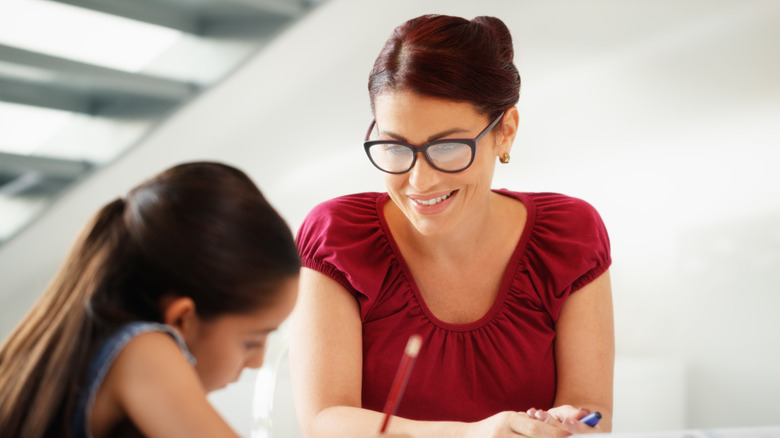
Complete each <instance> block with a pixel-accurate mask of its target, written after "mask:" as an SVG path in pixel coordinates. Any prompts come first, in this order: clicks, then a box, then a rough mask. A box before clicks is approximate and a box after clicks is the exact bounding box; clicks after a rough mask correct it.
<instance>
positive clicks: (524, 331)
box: [297, 190, 611, 421]
mask: <svg viewBox="0 0 780 438" xmlns="http://www.w3.org/2000/svg"><path fill="white" fill-rule="evenodd" d="M496 192H497V193H500V194H502V195H505V196H510V197H514V198H516V199H518V200H519V201H520V202H522V203H523V204H525V207H526V209H527V211H528V219H527V221H526V225H525V229H524V230H523V233H522V236H521V238H520V241H519V242H518V244H517V248H516V249H515V252H514V254H513V255H512V258H511V260H510V262H509V264H508V267H507V270H506V273H505V274H504V280H503V282H502V284H501V289H500V291H499V294H498V297H497V298H496V301H495V303H494V304H493V306H492V308H491V309H490V310H489V311H488V312H487V313H486V314H485V315H484V316H483V317H482V318H480V319H479V320H477V321H474V322H472V323H468V324H451V323H447V322H444V321H440V320H439V319H437V318H436V317H435V316H434V315H433V314H432V313H431V312H430V310H429V309H428V307H427V306H426V304H425V302H424V301H423V300H422V297H421V295H420V293H419V291H418V290H417V286H416V284H415V282H414V279H413V278H412V276H411V274H410V271H409V269H408V267H407V266H406V263H405V261H404V259H403V258H402V257H401V253H400V251H399V250H398V246H397V245H396V243H395V241H394V240H393V236H392V235H391V234H390V232H389V228H388V226H387V222H386V220H385V217H384V214H383V206H384V204H385V203H386V202H388V200H389V196H388V195H387V194H386V193H360V194H355V195H349V196H343V197H340V198H336V199H332V200H330V201H326V202H324V203H322V204H320V205H318V206H317V207H315V208H314V209H313V210H312V211H311V212H310V213H309V215H308V217H307V218H306V220H305V221H304V223H303V225H302V226H301V228H300V230H299V233H298V236H297V239H298V247H299V250H300V253H301V259H302V262H303V265H304V266H306V267H308V268H311V269H314V270H316V271H319V272H321V273H323V274H325V275H327V276H328V277H330V278H332V279H334V280H336V281H337V282H338V283H339V284H341V285H342V286H343V287H345V288H346V289H347V290H348V291H349V292H350V293H352V294H353V295H354V296H355V298H356V299H357V301H358V303H359V306H360V317H361V320H362V322H363V407H364V408H367V409H372V410H376V411H381V410H382V409H383V407H384V403H385V399H386V398H387V395H388V393H389V391H390V386H391V384H392V382H393V378H394V377H395V373H396V369H397V367H398V364H399V362H400V360H401V356H402V354H403V350H404V348H405V346H406V342H407V340H408V339H409V336H410V335H412V334H414V333H418V334H420V335H422V337H423V344H422V349H421V350H420V354H419V356H418V357H417V360H416V362H415V365H414V368H413V370H412V373H411V375H410V377H409V382H408V385H407V387H406V392H405V393H404V396H403V399H402V400H401V403H400V405H399V407H398V411H397V415H399V416H401V417H405V418H410V419H418V420H457V421H477V420H481V419H483V418H486V417H488V416H490V415H493V414H495V413H497V412H500V411H505V410H512V411H525V410H527V409H529V408H531V407H535V408H540V409H548V408H551V407H552V404H553V401H554V399H555V385H556V377H555V356H554V351H553V342H554V340H555V321H556V320H557V319H558V315H559V313H560V310H561V307H562V306H563V303H564V301H565V300H566V298H567V297H568V296H569V294H570V293H572V292H574V291H576V290H577V289H579V288H581V287H583V286H584V285H586V284H587V283H589V282H590V281H592V280H593V279H595V278H596V277H598V276H599V275H601V274H602V273H604V272H605V271H606V270H607V268H609V265H610V263H611V258H610V248H609V237H608V235H607V231H606V228H605V227H604V224H603V222H602V220H601V218H600V216H599V215H598V213H597V212H596V210H595V209H594V208H593V207H592V206H591V205H590V204H588V203H586V202H584V201H582V200H579V199H576V198H572V197H568V196H564V195H560V194H554V193H517V192H510V191H507V190H496Z"/></svg>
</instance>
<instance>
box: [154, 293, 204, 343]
mask: <svg viewBox="0 0 780 438" xmlns="http://www.w3.org/2000/svg"><path fill="white" fill-rule="evenodd" d="M162 306H163V322H164V323H165V324H167V325H169V326H171V327H173V328H175V329H176V330H178V331H179V333H181V334H182V336H185V334H186V333H187V332H188V331H189V330H192V329H193V328H194V327H195V324H196V323H197V316H198V315H197V313H196V312H195V302H194V301H192V298H190V297H175V298H173V297H171V298H168V299H164V300H163V303H162Z"/></svg>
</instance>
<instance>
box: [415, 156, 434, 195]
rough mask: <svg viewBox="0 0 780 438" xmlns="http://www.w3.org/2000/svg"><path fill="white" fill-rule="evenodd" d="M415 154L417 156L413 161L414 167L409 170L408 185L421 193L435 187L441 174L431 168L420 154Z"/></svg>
mask: <svg viewBox="0 0 780 438" xmlns="http://www.w3.org/2000/svg"><path fill="white" fill-rule="evenodd" d="M417 153H418V154H419V155H418V157H417V160H415V162H414V166H412V168H411V169H410V170H409V184H411V185H412V186H413V187H415V188H416V189H417V190H421V191H422V190H425V189H428V188H430V187H433V186H434V185H436V183H437V182H438V181H439V177H440V176H441V175H440V174H441V172H439V171H438V170H436V169H434V167H433V166H431V163H429V162H428V160H427V159H426V158H425V155H424V154H423V153H422V152H417Z"/></svg>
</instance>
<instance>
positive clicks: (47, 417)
mask: <svg viewBox="0 0 780 438" xmlns="http://www.w3.org/2000/svg"><path fill="white" fill-rule="evenodd" d="M299 267H300V262H299V259H298V254H297V251H296V247H295V244H294V240H293V236H292V233H291V231H290V229H289V227H288V226H287V224H286V223H285V221H284V220H283V219H282V217H281V216H280V215H279V214H278V213H277V212H276V211H275V210H274V209H273V207H272V206H271V205H270V204H269V203H268V202H267V201H266V199H265V198H264V197H263V195H262V193H261V192H260V190H259V189H258V188H257V187H256V186H255V185H254V183H253V182H252V181H251V180H250V179H249V178H248V177H247V176H246V175H245V174H244V173H243V172H241V171H240V170H238V169H235V168H233V167H230V166H227V165H224V164H219V163H209V162H199V163H187V164H182V165H178V166H175V167H173V168H171V169H168V170H166V171H164V172H163V173H161V174H159V175H157V176H156V177H154V178H152V179H150V180H148V181H146V182H145V183H143V184H141V185H139V186H138V187H136V188H135V189H133V190H132V191H131V192H130V193H129V194H128V195H127V197H126V198H125V199H117V200H115V201H113V202H111V203H109V204H108V205H106V206H104V207H103V208H102V209H101V210H100V211H99V212H98V213H97V214H96V215H95V216H94V218H93V219H92V221H91V223H90V224H89V225H88V226H87V227H86V228H85V230H84V231H83V233H82V235H81V236H80V237H79V239H78V240H77V242H76V243H75V244H74V246H73V248H72V249H71V252H70V254H69V255H68V257H67V259H66V261H65V263H64V264H63V266H62V267H61V269H60V271H59V273H58V274H57V275H56V277H55V278H54V280H53V281H52V283H51V284H50V285H49V287H48V288H47V290H46V291H45V293H44V294H43V296H42V297H41V298H40V299H39V300H38V301H37V302H36V304H35V305H34V306H33V308H32V309H31V310H30V312H29V313H28V314H27V315H26V316H25V318H24V319H23V320H22V322H21V323H20V324H19V325H18V326H17V328H16V329H15V330H14V331H13V332H12V333H11V335H10V336H9V337H8V338H7V339H6V341H5V342H4V343H3V344H2V345H1V346H0V388H2V390H3V396H2V398H0V431H2V433H3V435H8V436H24V437H41V436H50V435H56V436H69V435H70V424H71V420H72V417H73V413H74V408H75V401H76V398H77V392H78V389H79V387H80V386H81V385H84V384H85V382H84V378H85V372H86V369H87V367H88V364H89V362H90V361H91V357H92V355H93V354H94V350H95V349H96V348H97V347H98V346H99V345H100V343H101V341H102V340H103V339H105V337H106V336H108V335H109V334H110V333H112V331H114V330H116V329H117V328H118V327H119V326H121V325H123V324H125V323H127V322H130V321H135V320H146V321H155V322H162V315H161V310H162V309H161V308H160V305H159V302H160V299H161V298H162V297H163V296H164V295H176V296H187V297H190V298H192V300H193V301H194V302H195V307H196V312H197V313H198V315H199V316H200V317H202V318H206V319H209V318H215V317H217V316H220V315H223V314H229V313H242V312H247V311H252V310H255V309H257V308H259V307H260V306H263V305H266V304H268V303H270V302H272V301H273V300H275V299H276V298H277V291H278V289H279V288H278V286H279V285H280V283H281V282H282V281H283V280H285V279H287V278H289V277H292V276H295V275H298V271H299Z"/></svg>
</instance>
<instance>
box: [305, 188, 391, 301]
mask: <svg viewBox="0 0 780 438" xmlns="http://www.w3.org/2000/svg"><path fill="white" fill-rule="evenodd" d="M379 202H381V194H379V193H360V194H355V195H348V196H343V197H339V198H334V199H331V200H329V201H325V202H323V203H321V204H319V205H317V206H316V207H315V208H313V209H312V210H311V212H309V214H308V215H307V217H306V219H304V221H303V223H302V224H301V227H300V228H299V230H298V234H297V236H296V243H297V245H298V251H299V254H300V257H301V263H302V265H303V266H305V267H307V268H310V269H313V270H315V271H318V272H320V273H322V274H324V275H326V276H328V277H330V278H332V279H333V280H335V281H336V282H338V283H339V284H340V285H341V286H343V287H344V288H345V289H347V291H349V292H350V293H352V295H354V296H355V297H356V298H357V299H358V301H359V302H360V305H361V313H362V314H363V316H365V313H366V312H367V310H368V308H369V307H370V304H371V303H372V302H373V301H374V300H375V299H376V294H377V293H378V291H379V290H380V289H381V287H380V285H381V281H382V280H384V278H385V276H386V275H388V271H389V268H390V266H389V265H390V263H391V249H390V246H389V245H388V244H387V236H386V235H385V232H384V228H383V227H382V224H381V222H380V220H379V216H378V213H377V208H378V203H379Z"/></svg>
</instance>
